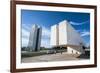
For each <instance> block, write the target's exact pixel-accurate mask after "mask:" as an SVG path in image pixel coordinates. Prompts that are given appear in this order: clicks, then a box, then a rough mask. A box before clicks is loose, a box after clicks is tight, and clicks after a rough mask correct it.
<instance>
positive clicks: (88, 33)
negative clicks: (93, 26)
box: [81, 31, 90, 37]
mask: <svg viewBox="0 0 100 73" xmlns="http://www.w3.org/2000/svg"><path fill="white" fill-rule="evenodd" d="M88 35H90V32H89V31H83V32H81V36H82V37H84V36H88Z"/></svg>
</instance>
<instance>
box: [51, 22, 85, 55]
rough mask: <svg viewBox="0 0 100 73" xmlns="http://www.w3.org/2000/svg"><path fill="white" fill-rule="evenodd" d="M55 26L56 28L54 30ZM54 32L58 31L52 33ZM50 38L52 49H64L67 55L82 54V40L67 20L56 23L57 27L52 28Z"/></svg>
mask: <svg viewBox="0 0 100 73" xmlns="http://www.w3.org/2000/svg"><path fill="white" fill-rule="evenodd" d="M55 26H56V28H54V27H55ZM57 26H58V27H57ZM54 31H58V32H55V33H52V32H54ZM57 34H58V35H57ZM51 36H52V37H51V46H52V47H55V46H56V47H66V49H67V53H75V54H83V53H84V50H83V48H82V47H83V46H84V42H83V39H82V38H81V36H80V34H79V33H78V32H77V31H76V30H75V29H74V28H73V26H72V25H71V24H70V23H69V22H68V21H67V20H64V21H62V22H60V23H58V25H54V26H52V27H51ZM56 36H57V37H56ZM57 38H58V40H57ZM55 43H58V44H55Z"/></svg>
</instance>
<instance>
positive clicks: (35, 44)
mask: <svg viewBox="0 0 100 73" xmlns="http://www.w3.org/2000/svg"><path fill="white" fill-rule="evenodd" d="M41 34H42V28H41V27H38V26H37V25H33V26H32V29H31V31H30V36H29V43H28V48H29V51H38V50H40V44H41Z"/></svg>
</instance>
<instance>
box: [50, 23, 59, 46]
mask: <svg viewBox="0 0 100 73" xmlns="http://www.w3.org/2000/svg"><path fill="white" fill-rule="evenodd" d="M50 44H51V46H52V47H53V46H57V45H58V26H57V25H53V26H51V40H50Z"/></svg>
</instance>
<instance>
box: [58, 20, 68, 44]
mask: <svg viewBox="0 0 100 73" xmlns="http://www.w3.org/2000/svg"><path fill="white" fill-rule="evenodd" d="M66 44H67V25H66V22H65V21H63V22H60V23H59V45H66Z"/></svg>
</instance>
